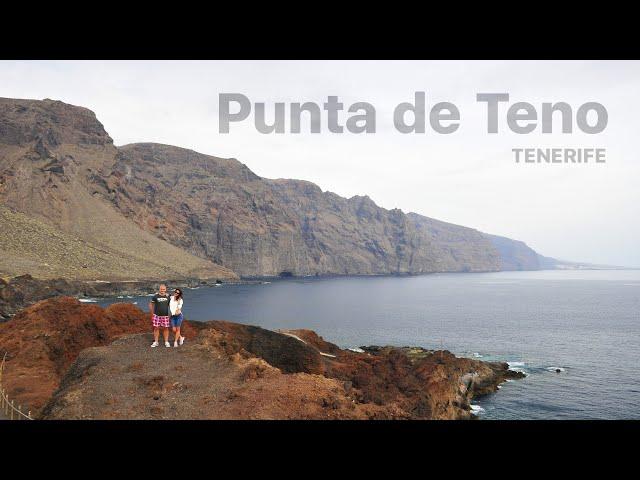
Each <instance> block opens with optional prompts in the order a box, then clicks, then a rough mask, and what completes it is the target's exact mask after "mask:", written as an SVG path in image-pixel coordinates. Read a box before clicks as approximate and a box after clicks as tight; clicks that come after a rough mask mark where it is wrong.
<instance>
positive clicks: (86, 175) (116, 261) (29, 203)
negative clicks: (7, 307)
mask: <svg viewBox="0 0 640 480" xmlns="http://www.w3.org/2000/svg"><path fill="white" fill-rule="evenodd" d="M118 155H119V153H118V150H117V149H116V147H114V145H113V141H112V140H111V138H110V137H109V135H108V134H107V133H106V132H105V130H104V128H103V126H102V124H101V123H100V122H98V120H97V119H96V118H95V115H94V114H93V113H92V112H91V111H89V110H87V109H85V108H81V107H75V106H72V105H67V104H65V103H62V102H56V101H52V100H44V101H36V100H13V99H0V216H1V218H2V220H3V230H2V233H0V238H2V245H3V248H5V253H6V254H7V255H6V256H3V258H2V259H0V272H1V273H3V274H5V275H16V274H26V273H30V274H33V275H36V276H39V277H42V278H54V277H57V276H61V277H66V278H77V279H118V278H121V279H136V278H142V279H144V278H167V277H168V278H177V277H181V276H182V277H185V276H206V277H220V278H235V277H236V276H235V275H234V274H233V272H231V271H229V270H228V269H226V268H222V267H220V266H218V265H214V264H213V263H211V262H210V261H208V260H206V259H202V258H198V257H196V256H194V255H190V254H188V253H186V252H184V251H183V250H181V249H179V248H177V247H175V246H173V245H171V244H170V243H168V242H164V241H162V240H160V239H158V238H157V237H156V236H154V235H153V234H151V233H149V232H147V231H145V230H143V229H141V228H139V227H137V226H136V225H135V224H133V223H132V222H130V221H129V220H127V219H126V218H124V217H123V216H122V214H121V213H120V212H118V211H117V210H116V209H115V208H114V206H113V205H112V204H111V203H110V202H107V201H105V200H104V199H103V198H101V196H100V195H98V194H97V193H96V190H97V189H99V188H100V186H101V185H102V184H103V183H104V176H105V175H108V174H109V173H110V172H112V170H113V167H114V165H115V163H116V160H117V157H118ZM169 258H170V259H172V261H168V259H169Z"/></svg>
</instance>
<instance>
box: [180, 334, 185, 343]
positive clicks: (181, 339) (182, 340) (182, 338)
mask: <svg viewBox="0 0 640 480" xmlns="http://www.w3.org/2000/svg"><path fill="white" fill-rule="evenodd" d="M183 343H184V337H183V336H182V335H181V336H180V345H182V344H183Z"/></svg>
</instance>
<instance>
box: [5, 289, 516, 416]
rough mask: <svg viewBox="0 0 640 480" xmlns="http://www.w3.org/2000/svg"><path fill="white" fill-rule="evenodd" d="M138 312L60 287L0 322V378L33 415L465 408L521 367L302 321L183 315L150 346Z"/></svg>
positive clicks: (438, 411) (383, 412) (441, 411)
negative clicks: (354, 347) (363, 342)
mask: <svg viewBox="0 0 640 480" xmlns="http://www.w3.org/2000/svg"><path fill="white" fill-rule="evenodd" d="M148 324H149V318H148V314H147V313H144V312H142V311H141V310H140V309H138V308H137V307H135V306H134V305H131V304H124V303H122V304H114V305H111V306H109V307H108V308H106V309H103V308H101V307H99V306H97V305H91V304H82V303H81V302H79V301H78V300H77V299H75V298H71V297H54V298H49V299H46V300H42V301H40V302H37V303H36V304H34V305H32V306H30V307H27V308H25V309H24V310H22V311H20V312H19V313H17V314H16V315H15V316H14V317H13V318H11V319H10V320H9V321H7V322H4V323H2V324H0V349H1V350H6V351H7V352H8V358H7V367H6V370H5V375H4V387H5V388H6V389H7V390H8V393H9V395H10V396H11V397H12V398H15V399H16V400H17V401H20V402H21V403H22V404H23V405H24V404H27V405H29V408H30V409H31V410H32V412H36V413H35V414H36V416H37V417H38V418H43V419H115V418H118V419H163V418H185V419H288V418H297V419H471V418H473V415H472V413H471V409H470V401H471V399H472V398H473V397H474V396H477V395H483V394H487V393H491V392H494V391H496V390H497V388H498V385H499V384H500V383H502V382H504V381H505V380H506V379H508V378H520V377H521V376H522V374H519V373H517V372H513V371H510V370H509V369H508V366H507V364H506V363H495V362H482V361H478V360H474V359H468V358H458V357H456V356H454V355H453V354H452V353H451V352H448V351H446V350H440V351H433V350H425V349H422V348H418V347H400V348H399V347H392V346H384V347H377V346H371V347H362V349H361V350H362V352H355V351H350V350H343V349H341V348H339V347H338V346H336V345H334V344H332V343H330V342H327V341H325V340H324V339H323V338H322V337H320V336H318V335H317V334H316V333H315V332H312V331H310V330H288V331H281V332H274V331H270V330H265V329H263V328H259V327H255V326H249V325H243V324H237V323H232V322H225V321H210V322H193V321H188V322H187V323H186V328H185V336H186V337H187V339H188V340H187V342H186V343H185V345H184V346H183V347H182V348H164V347H161V348H157V349H150V348H149V343H150V341H151V339H150V335H149V333H148V330H149V325H148Z"/></svg>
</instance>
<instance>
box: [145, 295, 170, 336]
mask: <svg viewBox="0 0 640 480" xmlns="http://www.w3.org/2000/svg"><path fill="white" fill-rule="evenodd" d="M169 300H170V297H169V295H167V286H166V285H164V284H163V285H160V288H159V289H158V293H156V294H155V295H154V296H153V298H152V299H151V302H150V303H149V311H150V312H151V323H152V324H153V343H152V344H151V348H155V347H157V346H158V337H159V336H160V327H162V328H163V329H164V330H163V332H162V335H163V336H164V346H165V347H171V345H170V344H169Z"/></svg>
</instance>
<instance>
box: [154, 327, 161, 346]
mask: <svg viewBox="0 0 640 480" xmlns="http://www.w3.org/2000/svg"><path fill="white" fill-rule="evenodd" d="M159 337H160V328H158V327H153V341H154V342H155V343H158V338H159Z"/></svg>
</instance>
